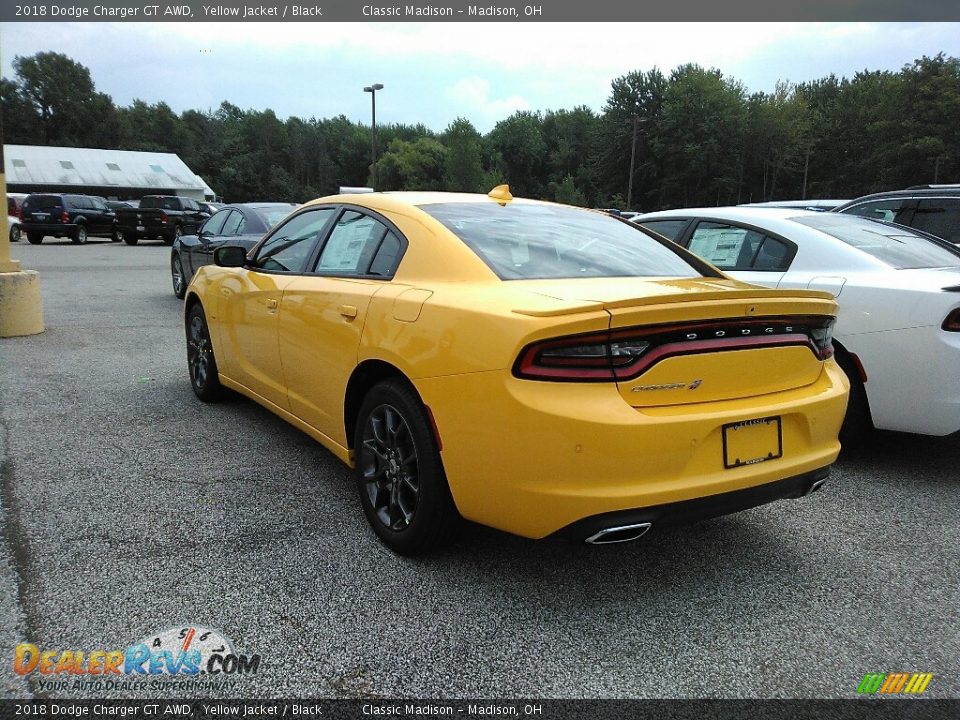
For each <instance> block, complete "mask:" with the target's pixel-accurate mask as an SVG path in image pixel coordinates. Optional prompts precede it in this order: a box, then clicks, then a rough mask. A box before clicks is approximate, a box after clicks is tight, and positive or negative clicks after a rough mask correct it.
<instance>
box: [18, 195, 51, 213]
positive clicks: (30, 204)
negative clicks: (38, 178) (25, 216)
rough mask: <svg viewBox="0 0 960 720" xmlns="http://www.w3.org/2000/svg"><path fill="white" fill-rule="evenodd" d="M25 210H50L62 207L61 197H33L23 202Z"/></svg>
mask: <svg viewBox="0 0 960 720" xmlns="http://www.w3.org/2000/svg"><path fill="white" fill-rule="evenodd" d="M23 207H24V209H25V210H49V209H50V208H55V207H60V196H59V195H31V196H30V197H28V198H27V199H26V200H24V201H23Z"/></svg>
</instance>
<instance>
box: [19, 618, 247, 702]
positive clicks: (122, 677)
mask: <svg viewBox="0 0 960 720" xmlns="http://www.w3.org/2000/svg"><path fill="white" fill-rule="evenodd" d="M259 669H260V655H245V654H240V653H237V652H236V651H235V650H234V647H233V643H232V642H231V641H230V640H228V639H227V638H226V637H225V636H224V635H223V634H222V633H221V632H219V631H217V630H210V629H207V628H203V627H199V626H192V627H182V628H170V629H169V630H164V631H163V632H160V633H156V634H154V635H148V636H147V637H145V638H143V639H142V640H141V641H140V642H138V643H134V644H133V645H130V646H129V647H128V648H126V649H125V650H100V649H94V650H80V649H61V648H44V649H41V648H40V647H38V646H37V645H34V644H33V643H22V644H20V645H17V648H16V650H15V652H14V658H13V670H14V672H15V673H17V674H18V675H31V674H34V673H39V674H40V675H41V676H44V677H43V678H42V679H41V685H42V686H43V687H42V689H45V690H65V689H96V690H110V689H119V690H131V689H143V688H146V687H147V686H148V684H147V682H145V681H146V680H150V679H157V680H159V679H165V678H177V679H178V680H180V681H181V682H180V683H178V684H174V685H171V684H170V683H169V682H166V683H150V684H149V687H150V688H151V689H175V688H176V687H182V689H199V688H201V687H210V686H213V685H216V684H219V685H221V686H223V687H227V688H231V687H233V686H234V685H235V684H236V683H235V682H225V681H227V680H228V679H231V678H233V677H235V676H241V675H250V674H254V673H256V672H257V671H258V670H259ZM200 676H203V678H204V682H203V683H202V685H200V684H198V683H199V679H200ZM55 680H56V681H59V682H54V681H55ZM71 681H73V682H71ZM184 681H186V682H184ZM190 681H192V682H190Z"/></svg>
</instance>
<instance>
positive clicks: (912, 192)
mask: <svg viewBox="0 0 960 720" xmlns="http://www.w3.org/2000/svg"><path fill="white" fill-rule="evenodd" d="M899 197H916V198H923V197H960V185H924V186H922V187H913V188H906V189H904V190H886V191H884V192H877V193H870V194H869V195H861V196H860V197H858V198H854V199H853V200H850V201H849V202H847V203H844V204H843V205H841V206H840V207H838V208H836V211H839V212H843V211H844V210H845V209H846V208H848V207H852V206H853V205H858V204H860V203H862V202H865V201H867V200H885V199H887V198H899Z"/></svg>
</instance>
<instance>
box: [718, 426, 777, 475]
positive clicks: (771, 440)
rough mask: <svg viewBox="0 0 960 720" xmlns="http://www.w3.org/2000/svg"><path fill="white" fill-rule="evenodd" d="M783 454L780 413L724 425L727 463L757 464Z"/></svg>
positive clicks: (724, 460) (724, 453) (729, 465)
mask: <svg viewBox="0 0 960 720" xmlns="http://www.w3.org/2000/svg"><path fill="white" fill-rule="evenodd" d="M779 457H783V430H782V427H781V422H780V416H779V415H774V416H771V417H764V418H755V419H752V420H741V421H740V422H735V423H727V424H726V425H724V426H723V467H724V468H725V469H727V470H729V469H730V468H738V467H743V466H744V465H756V464H757V463H762V462H766V461H767V460H776V459H777V458H779Z"/></svg>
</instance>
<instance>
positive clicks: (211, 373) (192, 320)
mask: <svg viewBox="0 0 960 720" xmlns="http://www.w3.org/2000/svg"><path fill="white" fill-rule="evenodd" d="M186 332H187V368H188V370H189V372H190V386H191V387H192V388H193V393H194V395H196V396H197V397H198V398H200V399H201V400H203V402H215V401H216V400H219V399H220V398H221V397H222V396H223V386H222V385H221V384H220V376H219V375H218V372H217V359H216V357H215V356H214V354H213V343H212V342H211V341H210V329H209V328H208V327H207V316H206V314H205V313H204V312H203V306H202V305H200V303H195V304H194V305H193V307H191V308H190V312H188V313H187V327H186Z"/></svg>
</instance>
